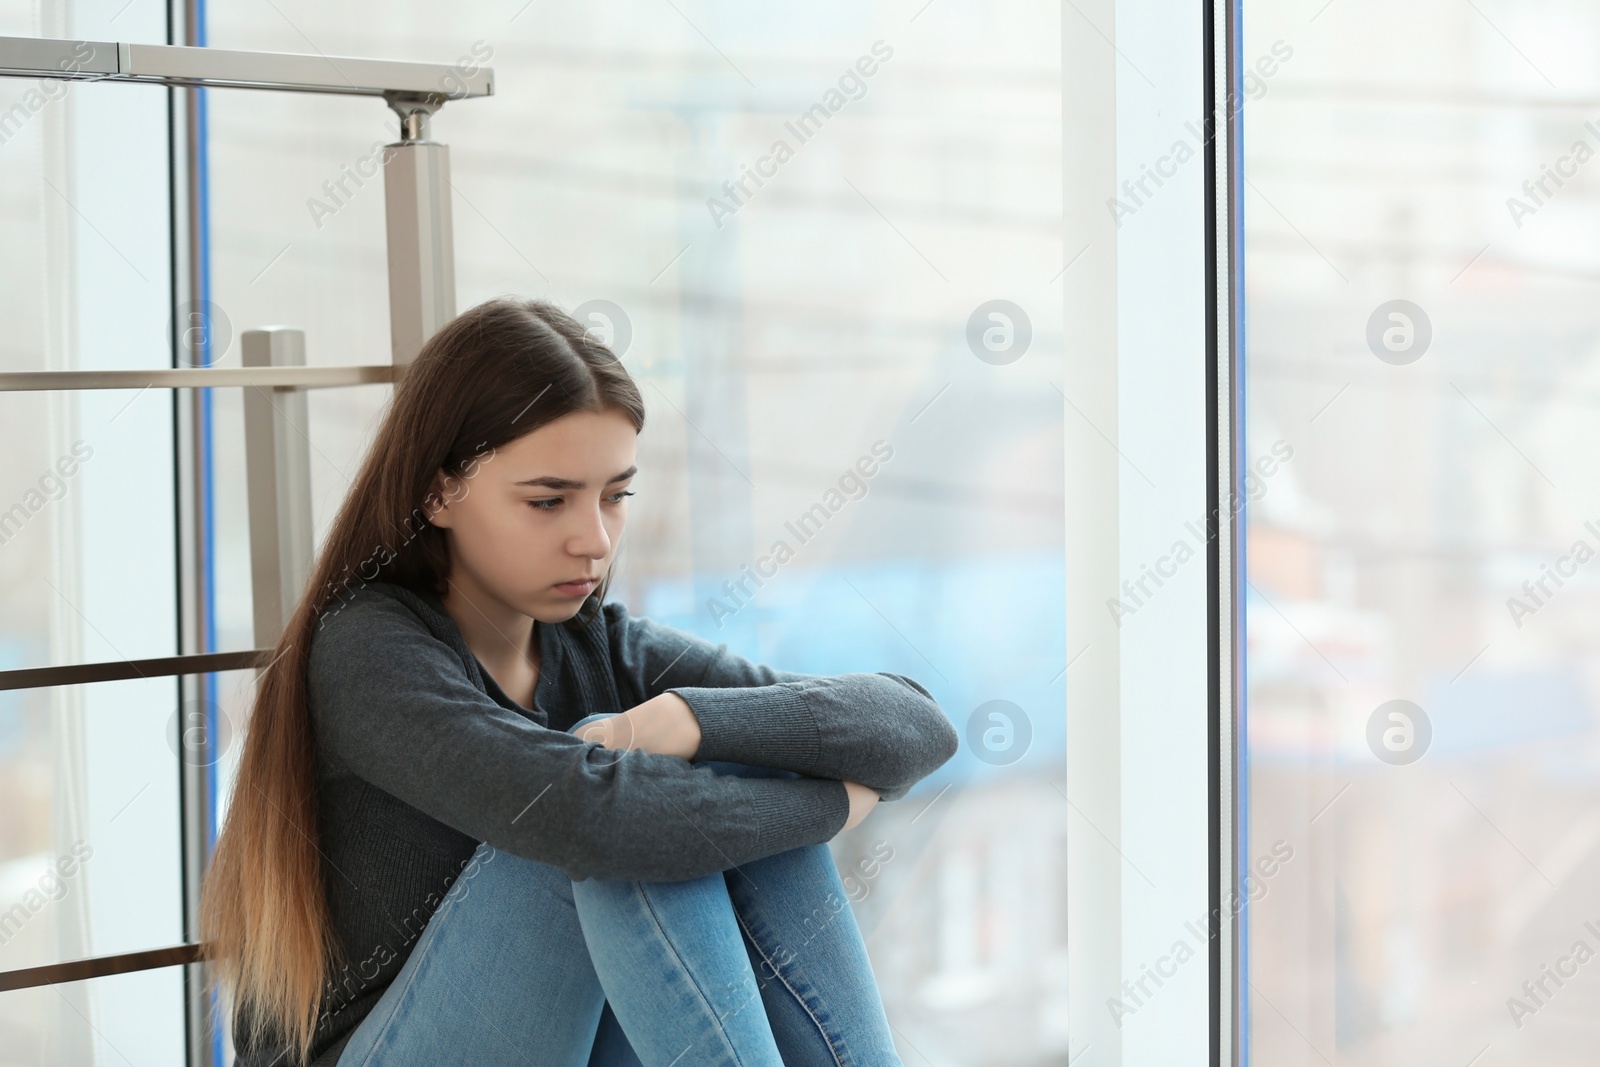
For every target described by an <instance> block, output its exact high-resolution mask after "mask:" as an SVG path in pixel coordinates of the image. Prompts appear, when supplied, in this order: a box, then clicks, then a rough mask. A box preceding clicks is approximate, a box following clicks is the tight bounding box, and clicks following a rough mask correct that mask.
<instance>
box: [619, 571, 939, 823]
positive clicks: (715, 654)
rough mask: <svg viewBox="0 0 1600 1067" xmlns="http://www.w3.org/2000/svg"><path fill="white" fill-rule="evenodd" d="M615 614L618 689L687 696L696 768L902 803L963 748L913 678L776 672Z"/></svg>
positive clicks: (638, 694) (643, 695)
mask: <svg viewBox="0 0 1600 1067" xmlns="http://www.w3.org/2000/svg"><path fill="white" fill-rule="evenodd" d="M606 611H607V615H608V617H607V629H608V632H609V634H610V640H611V648H612V660H613V669H614V672H615V674H616V677H617V680H618V683H619V685H621V686H622V687H623V689H624V692H625V693H627V694H628V696H630V697H632V698H633V702H634V703H638V702H642V701H645V700H648V699H650V698H651V697H653V696H657V695H659V694H661V693H664V692H672V693H676V694H678V696H680V697H682V698H683V699H684V701H685V702H687V703H688V705H689V708H690V710H692V711H693V712H694V715H695V718H696V719H697V720H699V723H700V749H699V751H698V752H697V753H696V756H695V758H696V759H705V760H725V761H729V762H733V763H753V764H759V765H762V766H767V767H777V768H780V769H783V770H789V771H797V772H799V773H801V774H805V775H811V776H813V777H818V778H834V779H843V780H848V781H853V782H860V783H861V784H862V785H865V786H868V787H870V788H872V789H875V790H877V792H878V794H879V795H880V796H881V797H882V798H883V799H884V800H898V799H900V798H901V797H903V796H905V795H906V793H907V792H908V791H909V790H910V789H911V787H912V786H913V785H915V784H916V783H917V782H919V781H921V780H922V779H923V778H925V777H927V776H928V775H929V774H932V773H933V772H934V771H936V770H938V769H939V767H941V766H943V765H944V763H945V762H946V761H947V760H949V759H950V757H951V756H953V755H955V752H956V749H957V748H958V747H959V745H960V740H961V739H960V735H959V734H957V733H956V729H955V726H954V725H952V724H951V722H950V719H949V718H948V717H947V716H946V715H945V713H944V711H943V710H942V709H940V707H939V705H938V703H937V702H936V701H935V700H934V699H933V697H932V696H931V695H930V694H929V693H928V691H927V690H926V689H924V688H922V686H920V685H918V684H917V683H916V682H914V681H912V680H911V679H910V678H906V677H903V676H901V675H898V674H840V675H833V676H826V675H810V674H793V673H789V672H786V671H777V670H773V669H772V668H771V667H767V666H764V665H761V664H756V663H752V662H750V661H749V660H747V659H745V658H744V657H742V656H739V655H737V654H735V653H733V652H730V651H728V646H727V645H714V644H712V643H711V642H709V641H706V640H704V639H702V638H699V637H696V636H694V635H693V634H688V633H684V632H683V631H681V630H676V629H673V628H672V627H669V626H663V625H662V624H660V623H656V622H652V621H651V620H649V619H645V618H639V617H636V616H632V615H629V614H628V613H627V609H626V608H624V607H623V606H622V605H620V604H616V603H611V604H607V605H606ZM629 690H631V692H629ZM624 705H625V706H631V705H629V702H628V700H627V699H626V698H625V699H624Z"/></svg>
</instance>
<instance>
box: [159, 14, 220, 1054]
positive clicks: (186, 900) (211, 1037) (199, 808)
mask: <svg viewBox="0 0 1600 1067" xmlns="http://www.w3.org/2000/svg"><path fill="white" fill-rule="evenodd" d="M168 10H169V16H168V18H169V31H168V35H169V38H170V39H172V40H173V43H182V44H185V45H191V46H199V45H204V44H205V7H204V0H169V7H168ZM180 12H181V16H180V14H179V13H180ZM180 25H181V30H180ZM179 32H181V34H182V40H181V42H179V41H178V40H177V37H178V34H179ZM172 97H173V103H174V106H175V107H176V106H178V105H180V104H181V116H182V117H181V122H182V126H183V128H182V135H181V138H180V137H179V136H176V133H177V131H176V130H175V131H174V133H175V136H174V138H173V141H174V143H173V152H174V154H175V160H174V166H173V171H172V173H173V188H172V190H171V195H172V197H173V202H174V211H173V220H174V234H173V238H174V239H173V261H174V266H175V268H176V267H177V265H178V264H180V263H181V265H182V284H181V285H177V284H175V285H174V290H173V300H174V304H175V306H174V307H173V309H172V324H173V329H172V331H171V334H172V346H173V351H172V365H173V366H174V367H179V366H185V365H191V364H193V363H194V362H195V360H194V356H193V353H192V352H189V351H187V350H186V348H185V342H184V340H183V339H182V335H181V333H180V331H179V329H178V325H179V321H180V318H182V317H183V315H184V313H185V312H186V311H189V310H192V309H196V308H204V307H205V306H206V305H205V303H204V301H206V300H207V299H208V297H209V295H210V284H209V278H208V276H207V275H208V271H207V265H206V252H207V249H206V241H207V225H206V223H207V219H206V210H207V205H206V195H205V194H206V188H205V186H206V180H207V175H206V159H205V152H206V145H205V90H204V89H184V90H173V91H172ZM176 125H177V123H176V122H175V123H174V126H176ZM180 180H181V184H180ZM201 362H206V360H205V359H204V353H203V352H202V358H201ZM207 399H208V398H207V397H206V390H203V389H189V390H175V391H174V393H173V405H174V414H175V418H176V421H177V423H178V426H179V430H180V434H179V436H178V438H177V456H176V460H177V469H178V478H179V482H178V493H177V498H178V501H179V505H178V506H179V512H180V519H181V523H180V525H179V527H178V539H179V543H180V547H179V556H180V566H179V570H178V582H179V586H180V591H179V598H180V599H179V618H180V620H181V621H180V627H179V628H180V630H181V634H180V644H179V651H180V652H185V653H192V652H211V651H215V650H214V649H213V648H211V647H210V646H211V635H212V634H213V633H214V632H215V623H214V620H213V619H212V617H211V605H212V590H211V588H210V576H211V570H212V567H211V563H212V552H213V545H212V543H211V536H210V534H211V529H210V523H209V522H208V516H209V515H210V513H211V499H210V492H211V485H210V476H209V474H210V472H209V456H208V448H207V444H208V437H209V433H210V430H209V425H208V423H209V405H208V403H207ZM213 689H214V685H213V678H211V677H209V676H200V677H194V676H191V677H185V678H180V679H179V691H178V697H179V700H180V701H181V703H180V707H183V706H187V707H200V708H206V707H208V706H209V705H208V703H207V702H206V697H207V695H208V694H209V693H210V692H211V691H212V690H213ZM206 725H207V729H206V731H205V738H204V741H203V745H202V750H201V751H200V752H199V753H197V754H191V753H189V750H188V749H186V748H184V747H182V746H180V747H179V760H178V773H179V789H178V796H179V808H180V811H181V813H182V827H181V831H182V841H183V851H182V854H183V929H184V939H185V940H186V941H191V942H198V941H199V940H200V887H201V883H202V878H203V876H204V874H205V869H206V864H207V862H208V861H209V859H210V855H211V839H212V835H213V832H214V828H215V827H214V820H215V817H216V816H215V802H214V801H215V795H216V781H215V775H216V767H215V765H214V763H213V761H212V760H211V758H210V756H209V754H210V752H211V751H212V750H213V744H214V742H213V738H214V737H215V734H214V732H213V731H212V729H211V726H212V725H213V724H211V723H209V722H208V723H207V724H206ZM196 755H197V756H198V758H195V756H196ZM183 974H184V1005H185V1024H186V1025H185V1031H186V1037H187V1041H186V1045H187V1056H186V1062H187V1064H188V1067H219V1065H220V1046H221V1042H220V1041H219V1040H218V1036H217V1034H216V1027H217V1025H218V1024H219V1023H220V1022H221V1021H222V1020H221V1019H219V1018H215V1017H214V1014H213V1011H212V998H211V996H210V993H209V991H208V990H207V988H206V987H207V981H208V978H209V975H210V968H209V967H208V965H206V964H204V963H193V964H189V965H188V966H186V967H184V969H183Z"/></svg>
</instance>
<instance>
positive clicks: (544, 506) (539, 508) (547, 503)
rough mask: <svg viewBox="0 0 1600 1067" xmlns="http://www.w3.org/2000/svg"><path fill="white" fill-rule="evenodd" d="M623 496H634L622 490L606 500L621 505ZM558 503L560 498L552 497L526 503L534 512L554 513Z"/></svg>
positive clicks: (560, 500)
mask: <svg viewBox="0 0 1600 1067" xmlns="http://www.w3.org/2000/svg"><path fill="white" fill-rule="evenodd" d="M624 496H634V494H632V493H630V491H627V490H622V491H621V493H611V494H610V496H608V498H606V499H608V501H611V502H613V504H621V502H622V498H624ZM560 502H562V498H558V496H552V498H547V499H542V501H528V507H531V509H533V510H536V512H554V510H555V506H557V504H560Z"/></svg>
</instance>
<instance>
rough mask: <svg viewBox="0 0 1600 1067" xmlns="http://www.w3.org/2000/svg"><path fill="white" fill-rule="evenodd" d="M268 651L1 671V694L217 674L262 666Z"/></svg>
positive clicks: (269, 653)
mask: <svg viewBox="0 0 1600 1067" xmlns="http://www.w3.org/2000/svg"><path fill="white" fill-rule="evenodd" d="M270 655H272V650H271V649H269V648H252V649H246V650H244V651H241V652H196V653H191V654H189V655H186V656H157V657H155V658H153V659H124V660H113V661H111V662H107V663H68V664H63V665H61V666H57V667H22V668H19V669H17V670H10V671H0V692H5V691H6V690H11V689H45V688H48V687H50V686H57V685H85V684H88V683H90V682H122V681H127V680H128V679H130V678H171V677H175V676H177V675H184V674H216V673H218V672H220V671H245V670H250V669H251V668H253V667H261V666H265V664H266V660H267V657H269V656H270Z"/></svg>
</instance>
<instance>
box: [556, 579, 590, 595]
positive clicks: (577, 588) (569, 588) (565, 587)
mask: <svg viewBox="0 0 1600 1067" xmlns="http://www.w3.org/2000/svg"><path fill="white" fill-rule="evenodd" d="M598 584H600V579H598V578H580V579H578V580H577V581H575V582H558V583H556V586H555V590H556V592H558V593H560V594H561V595H562V596H588V595H589V591H590V590H591V589H593V588H594V587H595V586H596V585H598Z"/></svg>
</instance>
